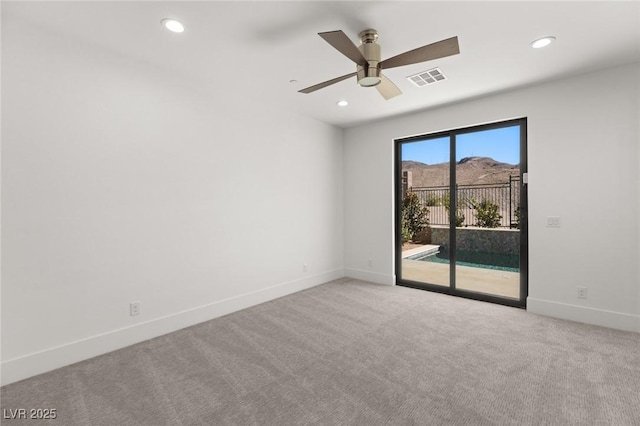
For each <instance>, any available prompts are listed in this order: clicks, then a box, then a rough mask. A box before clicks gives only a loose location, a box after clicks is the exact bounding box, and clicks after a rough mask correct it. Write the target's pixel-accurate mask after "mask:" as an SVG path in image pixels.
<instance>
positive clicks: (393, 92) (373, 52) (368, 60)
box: [299, 29, 460, 100]
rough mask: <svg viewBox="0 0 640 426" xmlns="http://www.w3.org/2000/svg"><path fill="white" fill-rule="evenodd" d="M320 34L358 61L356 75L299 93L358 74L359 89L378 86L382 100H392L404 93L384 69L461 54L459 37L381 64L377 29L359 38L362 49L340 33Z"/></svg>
mask: <svg viewBox="0 0 640 426" xmlns="http://www.w3.org/2000/svg"><path fill="white" fill-rule="evenodd" d="M318 35H319V36H320V37H322V38H323V39H324V40H325V41H326V42H327V43H329V44H330V45H331V46H333V47H334V48H335V49H337V50H338V51H339V52H340V53H342V54H343V55H344V56H346V57H347V58H349V59H351V60H352V61H353V62H355V63H356V72H353V73H351V74H347V75H343V76H341V77H336V78H334V79H331V80H328V81H325V82H323V83H319V84H315V85H313V86H310V87H307V88H306V89H302V90H299V92H300V93H311V92H315V91H316V90H318V89H322V88H323V87H327V86H330V85H332V84H335V83H338V82H340V81H342V80H346V79H347V78H350V77H353V76H354V75H355V76H357V78H358V84H359V85H360V86H362V87H372V86H375V88H376V89H378V92H379V93H380V94H381V95H382V97H384V98H385V99H387V100H389V99H391V98H393V97H395V96H398V95H400V94H401V93H402V92H401V91H400V89H398V86H396V85H395V84H394V83H393V82H392V81H391V80H389V79H388V78H387V77H385V75H384V74H382V70H383V69H388V68H395V67H401V66H404V65H411V64H417V63H419V62H425V61H431V60H433V59H438V58H444V57H446V56H451V55H457V54H458V53H460V48H459V46H458V37H451V38H448V39H446V40H441V41H438V42H436V43H432V44H428V45H426V46H422V47H418V48H417V49H413V50H410V51H408V52H404V53H401V54H399V55H396V56H394V57H392V58H388V59H385V60H384V61H381V60H380V45H379V44H378V43H377V40H378V32H377V31H376V30H372V29H368V30H364V31H362V32H361V33H360V34H359V35H358V36H359V37H360V42H361V44H360V46H356V45H355V44H354V43H353V42H352V41H351V39H349V37H347V35H346V34H345V33H344V32H342V31H341V30H338V31H328V32H324V33H318Z"/></svg>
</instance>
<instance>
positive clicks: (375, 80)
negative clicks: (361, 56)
mask: <svg viewBox="0 0 640 426" xmlns="http://www.w3.org/2000/svg"><path fill="white" fill-rule="evenodd" d="M381 81H382V79H381V78H380V77H363V78H361V79H360V80H358V84H359V85H360V86H362V87H373V86H377V85H378V84H380V82H381Z"/></svg>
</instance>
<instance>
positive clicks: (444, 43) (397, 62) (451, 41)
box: [380, 37, 460, 69]
mask: <svg viewBox="0 0 640 426" xmlns="http://www.w3.org/2000/svg"><path fill="white" fill-rule="evenodd" d="M458 53H460V47H459V46H458V37H451V38H448V39H446V40H441V41H438V42H436V43H432V44H428V45H426V46H422V47H418V48H417V49H413V50H410V51H408V52H404V53H401V54H399V55H397V56H394V57H392V58H389V59H385V60H384V61H382V62H380V67H381V68H382V69H388V68H395V67H401V66H403V65H411V64H417V63H419V62H426V61H431V60H433V59H438V58H444V57H446V56H451V55H457V54H458Z"/></svg>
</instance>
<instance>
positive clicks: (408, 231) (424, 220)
mask: <svg viewBox="0 0 640 426" xmlns="http://www.w3.org/2000/svg"><path fill="white" fill-rule="evenodd" d="M428 225H429V209H428V208H427V207H426V206H423V205H422V204H421V203H420V198H418V194H416V193H415V192H412V191H408V192H407V193H406V195H405V196H404V199H403V200H402V218H401V226H402V240H403V241H408V240H413V239H414V238H415V236H416V234H417V233H418V232H420V231H422V230H423V229H424V228H426V227H427V226H428Z"/></svg>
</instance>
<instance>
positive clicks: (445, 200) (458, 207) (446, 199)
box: [442, 193, 466, 228]
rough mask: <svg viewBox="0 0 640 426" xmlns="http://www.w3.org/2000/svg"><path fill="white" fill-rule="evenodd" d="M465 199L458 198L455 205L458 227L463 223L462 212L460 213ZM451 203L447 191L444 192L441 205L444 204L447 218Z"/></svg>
mask: <svg viewBox="0 0 640 426" xmlns="http://www.w3.org/2000/svg"><path fill="white" fill-rule="evenodd" d="M465 201H466V200H463V199H460V200H458V204H457V205H456V228H459V227H461V226H462V224H463V223H464V213H462V207H463V205H464V203H465ZM450 203H451V197H449V193H447V194H445V195H444V196H443V197H442V205H444V208H445V210H446V211H447V219H448V218H449V206H450Z"/></svg>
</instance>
